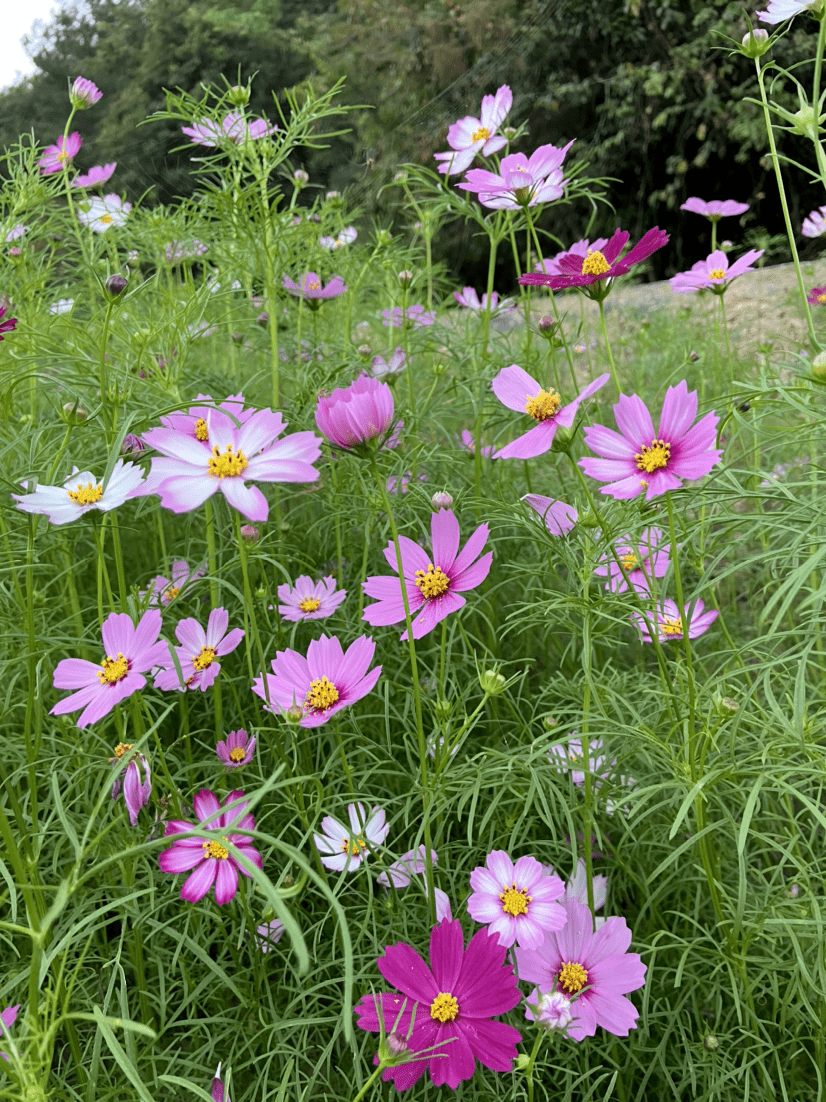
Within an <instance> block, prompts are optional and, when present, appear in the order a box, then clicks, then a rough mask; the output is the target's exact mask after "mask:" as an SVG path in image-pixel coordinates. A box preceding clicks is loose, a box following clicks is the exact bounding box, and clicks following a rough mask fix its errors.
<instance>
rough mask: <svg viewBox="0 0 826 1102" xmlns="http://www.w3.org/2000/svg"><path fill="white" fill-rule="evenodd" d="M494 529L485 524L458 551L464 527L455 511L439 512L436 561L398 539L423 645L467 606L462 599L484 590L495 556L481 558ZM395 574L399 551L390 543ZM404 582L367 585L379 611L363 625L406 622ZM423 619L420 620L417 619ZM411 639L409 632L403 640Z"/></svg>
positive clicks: (380, 579) (416, 634) (367, 613)
mask: <svg viewBox="0 0 826 1102" xmlns="http://www.w3.org/2000/svg"><path fill="white" fill-rule="evenodd" d="M488 533H489V529H488V526H487V524H480V525H479V527H478V528H477V529H476V530H475V531H474V532H473V534H472V535H471V536H470V538H469V539H468V541H467V543H466V544H465V546H464V548H463V550H462V551H461V552H460V551H459V521H458V520H457V519H456V514H455V513H454V512H453V510H452V509H440V510H439V511H438V512H437V513H433V514H431V518H430V535H431V543H432V547H433V553H432V556H431V555H428V553H427V552H426V551H425V550H424V548H423V547H420V546H419V544H417V543H414V542H413V540H411V539H409V538H408V537H407V536H399V549H400V552H401V560H402V579H403V584H404V587H405V590H406V592H407V602H408V608H409V610H410V615H411V617H413V638H414V639H421V638H422V636H423V635H427V633H428V632H429V631H432V630H433V628H435V627H436V625H437V624H438V623H440V622H441V621H442V620H444V618H445V617H446V616H449V615H450V613H451V612H455V611H456V610H457V609H459V608H461V607H462V605H463V604H464V603H465V598H464V597H462V596H461V594H462V593H463V592H465V591H467V590H469V589H476V587H477V586H479V585H481V584H482V582H483V581H484V580H485V578H486V577H487V576H488V573H489V571H490V566H491V562H492V561H493V552H492V551H488V552H487V554H485V555H482V557H481V558H479V556H480V554H481V552H482V549H483V547H484V546H485V544H486V543H487V539H488ZM384 557H385V559H386V560H387V563H388V565H389V566H390V568H391V570H396V571H398V562H397V559H396V549H395V547H394V545H393V541H392V540H391V541H390V542H389V543H388V545H387V547H386V548H385V549H384ZM401 587H402V581H400V580H399V578H398V577H389V576H385V575H374V576H373V577H371V578H368V579H367V581H366V582H364V592H365V593H366V594H367V596H368V597H376V598H377V601H376V604H374V605H368V606H367V608H366V609H365V610H364V615H363V619H364V620H366V621H367V622H368V624H372V625H373V626H385V625H387V624H397V623H399V622H400V621H402V620H404V618H405V614H404V602H403V600H402V588H401ZM417 613H418V615H416V614H417ZM401 639H402V641H405V640H406V639H407V631H406V630H405V632H404V634H403V635H402V636H401Z"/></svg>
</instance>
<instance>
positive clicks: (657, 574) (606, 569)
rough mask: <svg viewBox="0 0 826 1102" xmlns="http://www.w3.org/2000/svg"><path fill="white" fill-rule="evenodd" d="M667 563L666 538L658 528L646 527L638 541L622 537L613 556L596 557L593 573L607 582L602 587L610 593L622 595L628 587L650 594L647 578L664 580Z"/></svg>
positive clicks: (649, 583) (616, 544)
mask: <svg viewBox="0 0 826 1102" xmlns="http://www.w3.org/2000/svg"><path fill="white" fill-rule="evenodd" d="M617 560H619V561H617ZM670 561H671V556H670V554H669V549H668V538H667V536H665V535H664V534H663V532H662V531H661V529H659V528H646V529H644V530H643V531H642V533H641V534H640V537H639V539H638V540H632V539H631V537H630V536H622V537H621V538H620V540H619V541H618V542H617V543H615V544H614V553H613V554H612V553H608V554H606V555H603V556H602V557H601V558H600V560H599V565H598V566H595V567H594V573H595V574H597V575H599V576H601V577H603V578H607V579H608V581H607V582H606V583H605V588H606V589H607V590H609V591H610V592H611V593H625V592H626V591H627V590H628V588H629V587H630V588H631V589H633V590H635V592H637V593H650V591H651V579H652V578H662V577H664V576H665V574H666V573H667V572H668V564H669V562H670Z"/></svg>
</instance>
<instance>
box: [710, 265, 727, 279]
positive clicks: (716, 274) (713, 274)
mask: <svg viewBox="0 0 826 1102" xmlns="http://www.w3.org/2000/svg"><path fill="white" fill-rule="evenodd" d="M708 278H709V279H725V278H726V273H725V272H724V271H723V269H722V268H712V269H711V271H710V272H709V273H708Z"/></svg>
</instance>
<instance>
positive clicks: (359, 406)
mask: <svg viewBox="0 0 826 1102" xmlns="http://www.w3.org/2000/svg"><path fill="white" fill-rule="evenodd" d="M393 412H394V404H393V391H392V390H391V389H390V387H389V386H388V385H387V383H381V382H379V380H378V379H373V378H371V377H370V376H369V375H359V377H358V378H357V379H356V381H355V382H354V383H350V385H349V386H347V387H337V388H336V389H335V390H334V391H333V393H332V394H329V395H325V394H322V395H320V396H319V399H318V405H317V406H316V411H315V423H316V425H317V426H318V428H319V430H320V431H321V432H322V433H323V434H324V436H325V438H326V439H327V440H328V441H329V443H330V444H332V445H333V447H335V448H344V449H345V450H349V449H350V448H355V447H358V446H359V445H360V444H366V443H367V442H368V441H370V440H377V439H378V438H379V437H381V436H384V435H385V433H387V432H389V430H390V427H391V425H392V424H393Z"/></svg>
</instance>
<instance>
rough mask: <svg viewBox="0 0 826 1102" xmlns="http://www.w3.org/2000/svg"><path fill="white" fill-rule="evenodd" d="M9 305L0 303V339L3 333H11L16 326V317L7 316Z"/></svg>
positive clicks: (0, 339)
mask: <svg viewBox="0 0 826 1102" xmlns="http://www.w3.org/2000/svg"><path fill="white" fill-rule="evenodd" d="M8 312H9V307H8V306H6V304H5V303H3V304H0V341H2V340H3V334H4V333H12V332H13V331H14V330H15V329H16V328H17V318H7V317H6V314H7V313H8Z"/></svg>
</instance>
